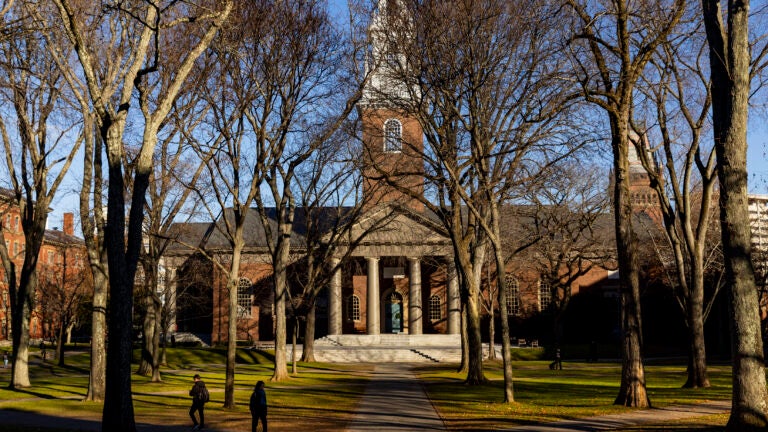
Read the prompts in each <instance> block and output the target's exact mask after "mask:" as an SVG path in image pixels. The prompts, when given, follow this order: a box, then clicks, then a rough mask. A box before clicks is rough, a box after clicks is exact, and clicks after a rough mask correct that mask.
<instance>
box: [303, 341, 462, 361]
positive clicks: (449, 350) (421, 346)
mask: <svg viewBox="0 0 768 432" xmlns="http://www.w3.org/2000/svg"><path fill="white" fill-rule="evenodd" d="M315 358H317V360H318V361H321V362H329V363H425V362H431V363H444V362H459V361H460V360H461V339H460V335H442V334H439V335H408V334H381V335H329V336H325V337H323V338H320V339H317V340H316V341H315Z"/></svg>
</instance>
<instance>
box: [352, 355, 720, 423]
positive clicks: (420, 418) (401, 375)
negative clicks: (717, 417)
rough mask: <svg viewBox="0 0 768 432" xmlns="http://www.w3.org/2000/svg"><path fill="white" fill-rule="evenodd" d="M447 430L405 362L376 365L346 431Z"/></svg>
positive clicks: (611, 418)
mask: <svg viewBox="0 0 768 432" xmlns="http://www.w3.org/2000/svg"><path fill="white" fill-rule="evenodd" d="M730 409H731V403H730V401H709V402H705V403H701V404H696V405H675V406H668V407H664V408H652V409H648V410H637V411H634V412H629V413H621V414H611V415H604V416H598V417H591V418H582V419H576V420H563V421H559V422H552V423H542V424H537V425H528V426H518V427H514V428H510V429H506V430H508V431H514V432H520V431H530V432H575V431H601V430H615V429H621V428H626V427H635V426H640V425H643V424H658V423H664V422H669V421H675V420H685V419H688V418H693V417H699V416H706V415H710V414H721V413H727V412H728V411H729V410H730ZM418 430H432V431H445V430H447V429H446V427H445V424H444V422H443V420H442V419H441V418H440V416H439V415H438V414H437V412H436V411H435V408H434V406H433V405H432V402H431V401H430V400H429V397H428V396H427V394H426V392H425V391H424V387H423V386H422V385H421V383H420V382H419V381H418V380H417V379H415V377H414V374H413V373H412V372H411V370H410V369H409V367H408V365H406V364H402V363H400V364H380V365H376V368H375V369H374V372H373V374H372V376H371V380H370V381H369V383H368V384H367V386H366V388H365V393H364V395H363V399H362V401H361V402H360V405H359V406H358V408H357V412H356V413H355V416H354V419H353V420H352V421H351V423H350V425H349V427H348V428H347V431H348V432H357V431H377V432H385V431H392V432H397V431H418Z"/></svg>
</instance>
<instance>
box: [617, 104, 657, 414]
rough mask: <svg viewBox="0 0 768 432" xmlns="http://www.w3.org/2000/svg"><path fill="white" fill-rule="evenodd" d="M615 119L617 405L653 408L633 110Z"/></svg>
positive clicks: (622, 113) (620, 114)
mask: <svg viewBox="0 0 768 432" xmlns="http://www.w3.org/2000/svg"><path fill="white" fill-rule="evenodd" d="M626 110H627V111H625V112H621V113H619V115H618V116H617V117H618V118H612V119H611V129H612V132H611V133H612V136H613V151H614V175H615V179H614V206H615V207H614V208H615V211H614V215H615V216H614V217H615V224H616V225H615V226H616V247H617V249H618V258H619V277H620V291H621V293H620V298H621V331H622V365H621V386H620V387H619V394H618V395H617V396H616V400H615V401H614V404H616V405H624V406H628V407H635V408H647V407H650V405H651V401H650V399H649V398H648V393H647V390H646V385H645V369H644V367H643V358H642V319H641V317H642V314H641V311H640V277H639V273H638V262H637V248H636V245H637V238H636V237H635V233H634V230H633V227H632V205H631V201H630V194H629V147H628V146H629V138H628V137H629V135H628V127H627V126H628V124H627V121H628V118H629V112H628V108H626Z"/></svg>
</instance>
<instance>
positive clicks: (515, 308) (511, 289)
mask: <svg viewBox="0 0 768 432" xmlns="http://www.w3.org/2000/svg"><path fill="white" fill-rule="evenodd" d="M504 279H505V281H504V282H505V284H506V288H507V315H511V316H518V315H520V283H519V282H518V280H517V278H516V277H514V276H512V275H506V276H504Z"/></svg>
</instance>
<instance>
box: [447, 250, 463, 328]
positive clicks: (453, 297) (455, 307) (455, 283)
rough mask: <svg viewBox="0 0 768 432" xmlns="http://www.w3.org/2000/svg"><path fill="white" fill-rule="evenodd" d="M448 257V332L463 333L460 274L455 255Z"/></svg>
mask: <svg viewBox="0 0 768 432" xmlns="http://www.w3.org/2000/svg"><path fill="white" fill-rule="evenodd" d="M447 258H448V266H447V277H448V334H459V333H461V298H460V297H459V275H458V273H457V272H456V263H455V262H454V261H453V257H447Z"/></svg>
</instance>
